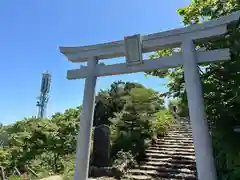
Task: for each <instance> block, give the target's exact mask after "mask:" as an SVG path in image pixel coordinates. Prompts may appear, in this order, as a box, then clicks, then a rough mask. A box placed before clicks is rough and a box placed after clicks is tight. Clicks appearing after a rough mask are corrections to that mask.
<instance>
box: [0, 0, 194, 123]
mask: <svg viewBox="0 0 240 180" xmlns="http://www.w3.org/2000/svg"><path fill="white" fill-rule="evenodd" d="M189 3H190V0H168V1H160V0H148V1H139V0H131V1H129V0H118V1H117V0H114V1H113V0H95V1H91V0H69V1H67V0H65V1H64V0H51V1H49V0H41V1H40V0H38V1H32V0H24V1H18V0H7V1H1V2H0V36H1V40H0V54H1V58H0V61H1V70H0V74H1V76H0V82H1V86H0V122H1V123H4V124H10V123H13V122H15V121H16V120H21V119H23V118H24V117H29V116H35V115H36V113H37V108H36V97H37V96H38V95H39V91H40V90H39V89H40V81H41V73H42V72H43V71H46V70H48V71H50V72H51V73H52V85H51V91H50V100H49V103H48V111H47V114H48V115H51V114H52V113H54V112H63V111H64V110H65V109H67V108H71V107H76V106H77V105H79V104H81V103H82V96H83V87H84V81H83V80H75V81H69V80H67V79H66V71H67V70H68V69H71V68H76V67H78V64H77V65H76V64H71V63H70V62H68V61H67V59H66V58H65V57H64V56H63V55H62V54H61V53H60V52H59V46H81V45H90V44H96V43H102V42H108V41H113V40H120V39H123V37H124V36H127V35H133V34H136V33H140V34H142V35H145V34H149V33H155V32H159V31H164V30H168V29H173V28H177V27H181V26H182V25H181V18H180V16H179V15H178V14H177V13H176V10H177V9H178V8H180V7H183V6H185V5H187V4H189ZM108 61H110V60H108ZM114 62H117V61H114ZM115 80H124V81H136V82H140V83H142V84H144V85H145V86H146V87H151V88H153V89H156V90H158V91H164V90H165V87H164V83H166V80H161V79H159V78H145V77H144V76H143V73H136V74H130V75H121V76H112V77H104V78H99V80H98V82H97V91H98V90H99V89H106V88H108V87H109V85H110V84H111V83H112V82H113V81H115Z"/></svg>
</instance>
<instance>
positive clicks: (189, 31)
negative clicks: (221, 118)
mask: <svg viewBox="0 0 240 180" xmlns="http://www.w3.org/2000/svg"><path fill="white" fill-rule="evenodd" d="M239 17H240V11H238V12H235V13H233V14H231V15H228V16H225V17H221V18H219V19H217V20H212V21H208V22H205V23H202V24H198V25H191V26H189V27H185V28H179V29H174V30H170V31H166V32H160V33H156V34H150V35H146V36H142V37H141V36H140V35H135V36H130V37H125V40H121V41H114V42H110V43H104V44H98V45H92V46H82V47H60V51H61V52H62V53H63V54H64V55H65V56H66V57H67V58H68V59H69V60H70V61H71V62H73V63H76V62H85V61H87V63H88V64H87V66H82V67H81V68H80V69H74V70H68V71H67V78H68V79H70V80H72V79H84V78H85V79H86V80H85V88H84V97H83V108H82V114H81V123H80V132H79V135H78V140H77V154H76V166H75V176H74V180H86V179H87V178H88V170H89V157H90V140H91V132H92V131H91V129H92V125H93V113H94V99H95V86H96V80H97V77H100V76H110V75H118V74H127V73H134V72H141V71H152V70H155V69H159V68H171V67H176V66H181V65H183V67H184V77H185V87H186V91H187V97H188V106H189V114H190V120H191V125H192V134H193V141H194V148H195V155H196V165H197V173H198V179H199V180H216V179H217V177H216V170H215V164H214V158H213V152H212V144H211V137H210V135H209V131H208V125H207V121H206V114H205V108H204V99H203V92H202V87H201V81H200V77H199V72H198V66H197V63H203V62H213V61H224V60H229V59H230V53H229V49H217V50H212V51H196V50H195V44H194V43H196V42H203V41H207V40H210V39H212V38H221V37H223V36H224V35H225V34H226V33H227V24H228V23H230V22H232V21H237V20H239ZM175 47H181V50H182V52H179V53H174V54H173V55H172V56H169V57H161V58H157V59H155V60H142V53H146V52H153V51H156V50H159V49H166V48H175ZM123 56H126V63H119V64H113V65H104V64H98V60H101V59H110V58H114V57H123Z"/></svg>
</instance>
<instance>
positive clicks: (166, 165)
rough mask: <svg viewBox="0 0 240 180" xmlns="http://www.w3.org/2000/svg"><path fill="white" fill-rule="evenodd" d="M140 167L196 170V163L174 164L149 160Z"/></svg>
mask: <svg viewBox="0 0 240 180" xmlns="http://www.w3.org/2000/svg"><path fill="white" fill-rule="evenodd" d="M140 166H141V167H142V166H143V167H146V166H148V167H155V168H159V167H160V168H176V169H178V168H186V169H190V170H196V164H194V163H192V164H174V163H170V162H154V161H149V162H144V163H143V164H142V165H140Z"/></svg>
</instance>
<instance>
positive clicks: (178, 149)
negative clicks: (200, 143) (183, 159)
mask: <svg viewBox="0 0 240 180" xmlns="http://www.w3.org/2000/svg"><path fill="white" fill-rule="evenodd" d="M148 150H154V151H180V152H185V153H187V152H188V153H191V152H193V153H194V152H195V151H194V148H190V149H189V148H186V149H182V148H181V147H180V148H179V147H177V148H176V147H175V148H169V147H160V146H158V147H154V146H152V147H150V148H148Z"/></svg>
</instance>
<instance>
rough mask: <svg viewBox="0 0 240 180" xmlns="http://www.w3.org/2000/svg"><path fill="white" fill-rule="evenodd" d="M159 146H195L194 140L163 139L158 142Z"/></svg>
mask: <svg viewBox="0 0 240 180" xmlns="http://www.w3.org/2000/svg"><path fill="white" fill-rule="evenodd" d="M156 143H157V144H162V143H190V144H193V141H192V140H188V139H161V140H158V141H157V142H156Z"/></svg>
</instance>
